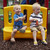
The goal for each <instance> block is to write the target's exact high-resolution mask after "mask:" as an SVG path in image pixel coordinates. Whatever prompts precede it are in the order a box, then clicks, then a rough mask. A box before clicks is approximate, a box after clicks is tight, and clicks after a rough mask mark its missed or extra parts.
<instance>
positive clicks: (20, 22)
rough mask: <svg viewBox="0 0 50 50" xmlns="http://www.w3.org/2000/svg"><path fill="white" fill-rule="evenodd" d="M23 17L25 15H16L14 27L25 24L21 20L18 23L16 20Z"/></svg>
mask: <svg viewBox="0 0 50 50" xmlns="http://www.w3.org/2000/svg"><path fill="white" fill-rule="evenodd" d="M23 16H24V15H23V13H20V15H17V14H15V15H14V25H16V26H21V25H22V24H23V22H22V21H21V20H19V21H17V22H16V21H15V19H16V18H18V17H23Z"/></svg>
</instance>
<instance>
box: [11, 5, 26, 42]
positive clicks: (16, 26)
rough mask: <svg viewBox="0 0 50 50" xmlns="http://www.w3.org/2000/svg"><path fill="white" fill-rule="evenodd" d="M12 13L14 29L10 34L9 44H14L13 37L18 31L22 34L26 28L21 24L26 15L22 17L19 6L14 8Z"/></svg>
mask: <svg viewBox="0 0 50 50" xmlns="http://www.w3.org/2000/svg"><path fill="white" fill-rule="evenodd" d="M14 12H15V15H14V27H13V32H12V34H11V42H15V39H14V35H15V33H16V32H17V31H18V30H19V31H20V32H22V33H24V32H25V30H26V28H27V26H23V22H22V21H23V20H24V19H25V17H26V15H23V13H21V7H20V6H19V5H15V6H14Z"/></svg>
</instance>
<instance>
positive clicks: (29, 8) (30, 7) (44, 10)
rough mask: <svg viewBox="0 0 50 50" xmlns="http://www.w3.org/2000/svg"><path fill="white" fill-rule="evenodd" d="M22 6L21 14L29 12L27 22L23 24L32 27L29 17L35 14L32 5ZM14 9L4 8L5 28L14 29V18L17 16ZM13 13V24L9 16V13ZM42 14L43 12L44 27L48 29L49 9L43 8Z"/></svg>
mask: <svg viewBox="0 0 50 50" xmlns="http://www.w3.org/2000/svg"><path fill="white" fill-rule="evenodd" d="M20 6H21V12H22V13H24V10H27V22H26V23H24V22H23V24H24V25H27V26H28V27H29V26H30V22H29V17H30V15H31V13H32V12H33V9H32V5H20ZM13 7H14V6H8V7H4V27H13V24H14V19H13V16H14V14H15V12H14V11H13ZM9 11H11V13H12V22H11V23H9V15H8V12H9ZM41 12H42V16H43V24H42V25H43V26H44V27H46V26H47V8H45V7H41Z"/></svg>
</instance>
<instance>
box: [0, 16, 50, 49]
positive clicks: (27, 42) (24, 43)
mask: <svg viewBox="0 0 50 50" xmlns="http://www.w3.org/2000/svg"><path fill="white" fill-rule="evenodd" d="M49 16H50V15H49ZM48 19H49V20H50V17H49V18H48ZM2 27H3V26H2ZM47 42H48V44H47V45H43V44H42V43H41V41H40V40H38V44H39V45H38V46H34V45H33V39H16V42H15V43H11V42H10V40H9V41H6V42H5V41H3V32H2V31H1V30H0V50H50V21H49V24H48V33H47Z"/></svg>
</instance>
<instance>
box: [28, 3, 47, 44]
mask: <svg viewBox="0 0 50 50" xmlns="http://www.w3.org/2000/svg"><path fill="white" fill-rule="evenodd" d="M40 7H41V6H40V4H38V3H34V4H33V11H34V12H33V13H32V14H31V17H30V18H29V21H30V22H31V25H30V29H31V30H32V31H33V38H34V45H38V43H37V39H36V35H37V31H38V30H40V31H41V34H42V43H43V44H47V42H46V41H45V31H44V28H43V26H42V23H43V19H42V16H41V15H40V14H39V13H40ZM36 21H38V23H36Z"/></svg>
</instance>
